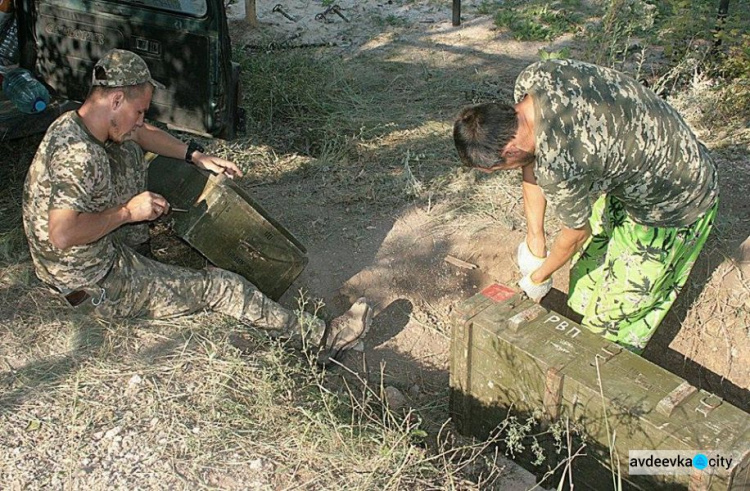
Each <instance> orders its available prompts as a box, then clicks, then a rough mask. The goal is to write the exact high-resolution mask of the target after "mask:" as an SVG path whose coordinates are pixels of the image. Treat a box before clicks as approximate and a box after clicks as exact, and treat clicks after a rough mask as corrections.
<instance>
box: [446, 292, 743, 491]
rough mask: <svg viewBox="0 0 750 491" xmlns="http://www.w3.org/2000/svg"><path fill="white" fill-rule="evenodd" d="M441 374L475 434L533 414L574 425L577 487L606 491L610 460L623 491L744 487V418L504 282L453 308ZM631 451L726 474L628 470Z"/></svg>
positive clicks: (458, 414) (463, 424)
mask: <svg viewBox="0 0 750 491" xmlns="http://www.w3.org/2000/svg"><path fill="white" fill-rule="evenodd" d="M450 371H451V373H450V387H451V401H450V410H451V415H452V417H453V420H454V422H455V424H456V426H457V428H458V430H459V431H460V432H461V433H464V434H468V435H473V436H475V437H478V438H482V439H484V438H486V437H487V436H488V435H489V434H490V433H491V432H492V431H493V429H494V428H496V426H497V425H498V424H500V423H502V422H503V421H504V420H505V419H506V417H507V416H508V415H513V414H519V415H529V414H532V413H534V412H536V413H537V414H539V413H541V414H543V415H544V416H543V417H542V418H541V419H542V421H543V424H546V425H549V424H552V423H553V422H555V421H558V420H561V419H562V420H567V421H571V422H574V423H577V424H579V425H580V426H581V427H582V428H583V433H584V434H585V435H586V437H587V438H588V439H589V441H588V442H587V446H586V449H585V451H586V454H587V455H586V456H585V457H580V458H577V459H575V460H574V463H575V465H574V471H573V475H574V477H575V484H576V486H577V487H583V488H590V489H611V487H612V475H611V471H610V469H611V464H612V460H619V467H620V471H621V473H622V477H623V479H624V480H625V487H626V488H628V487H630V488H636V489H657V488H658V489H663V488H675V489H693V490H698V489H712V490H714V489H716V490H733V491H738V490H741V489H742V490H748V489H750V415H748V414H747V413H745V412H744V411H742V410H740V409H738V408H736V407H735V406H732V405H731V404H729V403H727V402H725V401H722V399H720V398H719V397H717V396H715V395H713V394H710V393H707V392H705V391H702V390H699V389H696V388H695V387H692V386H690V384H688V383H687V382H686V381H685V380H683V379H682V378H680V377H678V376H676V375H674V374H672V373H670V372H668V371H667V370H665V369H663V368H661V367H659V366H657V365H655V364H653V363H651V362H649V361H648V360H646V359H644V358H642V357H640V356H638V355H635V354H633V353H631V352H629V351H627V350H625V349H623V348H621V347H619V346H618V345H616V344H613V343H610V342H609V341H607V340H605V339H604V338H603V337H601V336H598V335H595V334H593V333H591V332H590V331H588V330H586V329H585V328H583V327H581V326H580V325H578V324H576V323H575V322H573V321H571V320H570V319H567V318H565V317H563V316H562V315H560V314H558V313H556V312H551V311H548V310H546V309H544V308H543V307H541V306H540V305H538V304H535V303H533V302H532V301H530V300H528V299H527V298H525V297H524V296H522V295H521V294H517V293H516V292H515V291H514V290H512V289H510V288H508V287H506V286H503V285H497V284H495V285H491V286H490V287H488V288H486V289H485V290H483V291H482V292H481V293H479V294H477V295H475V296H473V297H472V298H469V299H467V300H466V301H464V302H463V303H462V304H460V305H459V306H458V308H457V309H456V310H455V312H454V316H453V327H452V346H451V366H450ZM600 380H601V383H600V382H599V381H600ZM600 387H601V389H600ZM605 409H606V415H607V416H606V420H605ZM608 427H609V430H608ZM612 434H614V435H615V436H616V438H615V444H614V446H611V445H610V444H609V443H608V442H610V441H611V435H612ZM610 450H616V455H617V457H616V458H615V459H612V458H611V457H610ZM630 450H686V451H687V450H696V451H697V450H701V451H719V452H721V453H722V454H729V453H731V454H733V455H734V456H735V458H734V460H733V464H732V466H731V468H730V469H729V470H727V471H714V472H707V471H698V470H695V471H694V472H693V473H692V474H689V475H671V476H638V475H634V476H630V475H628V452H629V451H630ZM522 463H524V462H522ZM526 464H528V462H526Z"/></svg>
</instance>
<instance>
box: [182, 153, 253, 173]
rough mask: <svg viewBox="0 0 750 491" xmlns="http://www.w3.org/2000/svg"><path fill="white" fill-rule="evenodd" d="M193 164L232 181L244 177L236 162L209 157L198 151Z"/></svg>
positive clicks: (194, 154) (194, 155)
mask: <svg viewBox="0 0 750 491" xmlns="http://www.w3.org/2000/svg"><path fill="white" fill-rule="evenodd" d="M193 163H194V164H195V165H196V166H197V167H199V168H201V169H206V170H210V171H211V172H215V173H217V174H226V175H227V177H229V178H230V179H231V178H234V177H242V171H241V170H240V168H239V167H237V165H235V163H234V162H230V161H229V160H224V159H222V158H219V157H215V156H213V155H207V154H205V153H201V152H198V151H196V152H195V153H193Z"/></svg>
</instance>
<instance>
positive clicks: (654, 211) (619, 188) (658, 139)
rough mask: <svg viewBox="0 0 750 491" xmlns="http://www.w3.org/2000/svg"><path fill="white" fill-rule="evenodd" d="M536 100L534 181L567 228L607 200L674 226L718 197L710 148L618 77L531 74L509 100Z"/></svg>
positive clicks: (570, 70) (595, 69)
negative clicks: (612, 198) (599, 200)
mask: <svg viewBox="0 0 750 491" xmlns="http://www.w3.org/2000/svg"><path fill="white" fill-rule="evenodd" d="M525 94H530V95H531V96H532V98H533V101H534V117H535V130H534V131H535V132H534V137H535V139H536V166H535V169H534V171H535V174H536V177H537V181H538V183H539V185H540V187H541V188H542V191H543V192H544V194H545V196H546V198H547V200H548V201H549V202H550V205H551V206H552V207H553V208H554V209H555V210H556V212H557V214H558V215H559V216H560V218H561V219H562V221H563V223H564V224H565V225H567V226H568V227H572V228H580V227H582V226H584V225H585V224H586V222H587V221H588V220H589V218H590V216H591V207H592V204H593V203H594V201H595V200H596V198H597V197H599V196H600V195H602V194H604V193H608V194H611V195H613V196H615V197H617V198H619V199H620V201H621V202H622V203H623V205H624V206H625V209H626V211H627V212H628V213H629V215H630V216H631V217H632V218H633V220H634V221H635V222H636V223H639V224H642V225H647V226H653V227H679V226H686V225H690V224H691V223H693V222H695V221H696V220H697V219H698V218H699V217H700V216H701V215H702V214H703V213H704V212H705V211H706V210H707V209H708V208H709V207H710V206H711V205H712V204H713V203H714V202H715V201H716V199H717V195H718V187H717V186H718V181H717V175H716V168H715V166H714V163H713V162H712V160H711V157H710V156H709V153H708V150H707V149H706V148H705V147H704V146H703V144H701V143H700V142H699V141H698V140H697V138H696V137H695V135H694V134H693V133H692V131H691V130H690V128H689V127H688V125H687V124H686V123H685V121H684V120H683V119H682V118H681V117H680V115H679V114H678V113H677V111H675V110H674V108H672V107H671V106H670V105H669V104H667V103H666V102H665V101H663V100H662V99H660V98H659V97H658V96H657V95H656V94H654V93H653V92H652V91H651V90H649V89H647V88H645V87H643V86H642V85H641V84H639V83H638V82H637V81H635V80H633V79H632V78H629V77H627V76H625V75H623V74H621V73H619V72H617V71H615V70H611V69H608V68H603V67H599V66H596V65H591V64H588V63H583V62H578V61H573V60H552V61H545V62H538V63H534V64H532V65H530V66H528V67H527V68H526V69H525V70H524V71H522V72H521V74H520V75H519V76H518V78H517V80H516V86H515V94H514V95H515V99H516V101H520V100H521V99H522V98H523V96H524V95H525Z"/></svg>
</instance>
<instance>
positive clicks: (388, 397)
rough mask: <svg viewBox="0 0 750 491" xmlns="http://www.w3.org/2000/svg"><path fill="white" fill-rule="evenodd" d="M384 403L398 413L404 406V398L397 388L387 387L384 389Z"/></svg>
mask: <svg viewBox="0 0 750 491" xmlns="http://www.w3.org/2000/svg"><path fill="white" fill-rule="evenodd" d="M385 402H386V404H388V407H389V408H391V410H393V411H398V410H399V409H401V408H402V407H404V406H406V397H404V395H403V394H402V393H401V391H400V390H398V389H397V388H395V387H393V386H391V385H389V386H388V387H386V388H385Z"/></svg>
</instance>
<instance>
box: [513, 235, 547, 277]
mask: <svg viewBox="0 0 750 491" xmlns="http://www.w3.org/2000/svg"><path fill="white" fill-rule="evenodd" d="M543 263H544V258H543V257H539V256H535V255H534V254H533V253H532V252H531V249H529V245H528V244H527V243H526V240H525V239H524V240H523V242H521V243H520V244H518V269H520V270H521V276H526V275H527V274H530V273H533V272H534V271H536V270H537V269H539V268H540V267H541V266H542V264H543Z"/></svg>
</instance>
